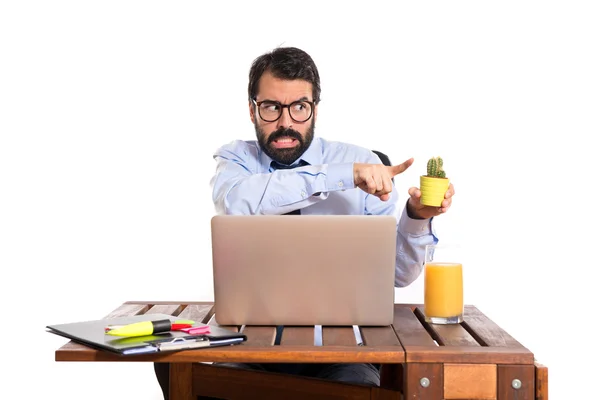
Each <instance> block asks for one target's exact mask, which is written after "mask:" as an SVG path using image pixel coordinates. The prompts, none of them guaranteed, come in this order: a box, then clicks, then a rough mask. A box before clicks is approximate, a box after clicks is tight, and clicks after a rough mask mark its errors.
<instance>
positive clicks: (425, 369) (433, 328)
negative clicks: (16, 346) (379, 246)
mask: <svg viewBox="0 0 600 400" xmlns="http://www.w3.org/2000/svg"><path fill="white" fill-rule="evenodd" d="M420 308H422V304H396V305H395V315H394V323H393V324H392V325H391V326H389V327H360V332H361V335H362V338H363V344H364V346H358V345H357V344H356V339H355V336H354V331H353V330H352V327H323V346H314V329H313V327H285V329H284V330H283V335H282V340H281V345H280V346H274V345H273V340H274V335H275V333H274V332H275V327H257V326H244V327H239V326H233V327H225V328H227V329H231V330H235V331H237V330H240V329H242V330H243V332H244V333H245V334H246V335H247V337H248V341H247V342H245V343H243V344H240V345H235V346H228V347H215V348H209V349H198V350H187V351H181V352H169V353H164V354H160V353H155V354H146V355H138V356H119V355H117V354H113V353H109V352H106V351H97V350H93V349H91V348H89V347H86V346H82V345H78V344H75V343H73V342H69V343H67V344H66V345H64V346H62V347H61V348H60V349H58V350H57V351H56V353H55V358H56V360H57V361H118V362H121V361H127V362H172V363H174V364H173V365H177V366H180V367H181V371H179V370H178V369H177V368H178V367H176V368H175V369H174V370H173V371H175V372H176V373H177V374H181V380H180V381H181V382H187V381H188V378H189V374H190V372H189V369H188V367H187V366H188V365H193V366H194V367H193V368H192V375H193V377H194V378H196V375H195V374H196V372H195V366H196V365H206V364H198V363H199V362H224V361H227V362H231V361H235V362H249V363H252V362H257V363H260V362H265V361H269V362H316V363H331V362H370V363H378V364H387V367H389V368H388V369H387V372H385V371H386V368H383V372H382V385H383V386H384V387H385V388H387V389H399V388H403V389H404V391H405V397H404V399H421V400H428V399H436V400H438V399H442V398H443V397H442V396H443V391H444V388H445V384H446V381H445V380H444V376H445V375H447V376H448V379H449V380H448V382H452V381H455V380H457V381H458V380H460V379H463V380H465V379H466V378H465V376H467V377H471V379H473V377H474V376H479V377H480V380H481V381H486V379H487V380H488V381H489V379H490V378H489V377H490V376H491V375H490V373H489V371H488V372H487V373H484V372H482V370H479V371H478V372H477V373H474V372H473V371H471V372H469V367H468V364H486V365H487V366H485V367H484V370H485V369H486V368H487V369H490V368H492V367H495V366H497V367H496V368H497V395H498V399H510V400H515V399H519V400H522V399H530V398H531V399H533V398H535V399H536V400H548V369H547V368H546V367H545V366H543V365H541V364H539V363H537V362H535V360H534V357H533V354H532V353H531V352H530V351H529V350H528V349H526V348H525V347H523V346H522V345H521V344H520V343H519V342H518V341H516V340H515V339H514V338H512V336H510V335H509V334H508V333H506V332H505V331H504V330H502V329H501V328H500V327H499V326H498V325H497V324H495V323H494V322H493V321H491V320H490V319H489V318H487V317H486V316H485V315H483V314H482V313H481V312H480V311H479V310H478V309H477V308H475V307H473V306H469V305H467V306H465V322H464V323H462V324H460V325H453V326H442V325H430V324H427V323H425V322H424V320H420V319H419V316H420V313H422V310H420ZM150 312H160V313H166V314H170V315H174V316H179V317H181V318H184V319H193V320H196V321H202V322H204V323H210V324H216V323H215V322H214V308H213V303H212V302H166V301H161V302H159V301H131V302H126V303H124V304H122V305H121V306H119V307H117V308H116V309H115V310H113V311H112V312H111V313H109V314H108V315H107V316H106V318H113V317H120V316H129V315H139V314H146V313H150ZM434 339H435V340H437V341H438V342H439V343H440V344H441V346H438V345H437V344H436V343H435V342H434ZM534 362H535V364H534ZM444 363H445V364H446V366H447V367H449V369H447V370H446V371H444V365H443V364H444ZM244 372H252V373H258V374H260V375H259V376H260V379H263V374H264V373H262V372H256V371H244ZM453 373H454V375H455V377H454V378H452V376H453V375H452V374H453ZM425 374H426V375H427V377H428V378H429V379H430V386H429V387H428V388H424V387H422V386H421V385H420V383H419V381H420V378H421V377H423V376H425ZM514 377H521V378H518V379H520V380H521V382H522V388H521V389H519V390H520V391H515V389H513V388H512V387H511V382H512V379H515V378H514ZM277 378H278V379H279V378H280V376H279V375H278V376H277ZM236 379H237V378H236ZM502 382H503V383H502ZM328 383H329V382H328ZM507 383H508V386H506V384H507ZM224 384H226V383H224ZM290 384H292V383H290ZM295 384H296V383H294V385H295ZM186 385H187V383H184V384H181V385H180V389H176V390H177V391H178V392H181V394H180V395H179V394H178V396H182V397H183V398H185V399H186V400H187V398H188V397H189V391H191V392H192V394H193V395H194V396H195V395H196V394H198V393H197V390H196V389H197V387H196V384H194V386H193V388H192V389H189V390H188V389H186V387H187V386H186ZM501 385H502V387H501ZM300 386H302V385H300ZM455 386H456V385H455ZM484 386H485V385H484ZM318 387H320V386H318ZM330 388H331V387H330ZM288 389H289V388H288ZM294 390H296V389H294V388H293V387H292V390H291V392H292V393H293V392H294ZM302 390H303V389H302V388H301V391H302ZM319 390H320V389H318V390H317V392H316V393H318V391H319ZM329 390H330V389H329ZM335 390H338V389H335ZM339 390H342V392H343V393H346V392H344V390H346V389H339ZM348 390H349V389H348ZM352 390H353V389H352ZM352 390H350V391H349V392H347V393H350V394H349V395H348V396H353V394H351V393H352ZM448 390H449V391H450V392H451V393H454V394H451V396H459V395H461V394H460V393H461V392H456V390H457V389H452V388H451V386H448ZM363 392H364V393H367V392H366V391H363ZM287 393H288V392H286V397H277V396H278V395H277V396H276V395H273V397H270V398H292V399H293V398H294V397H287ZM336 393H337V392H336ZM340 393H341V392H340ZM364 393H361V394H360V396H365V394H364ZM369 393H370V394H369ZM368 395H370V398H371V399H375V398H377V399H392V398H393V399H399V398H400V394H399V391H398V390H387V391H386V390H384V389H382V390H380V391H375V390H372V389H370V390H369V391H368V393H367V395H366V396H368ZM534 395H535V397H532V396H534ZM292 396H293V394H292ZM317 396H318V395H317ZM344 396H345V395H344ZM360 396H359V397H357V398H369V397H360ZM411 396H412V397H411ZM483 396H484V397H482V398H492V397H489V393H488V392H485V393H483ZM486 396H487V397H486ZM502 396H503V397H502ZM511 396H512V397H511ZM515 396H516V397H515ZM519 396H520V397H519ZM523 396H524V397H523ZM527 396H530V397H527ZM480 397H481V396H480ZM264 398H267V399H268V398H269V397H264ZM298 398H319V397H307V396H306V394H305V393H304V394H302V396H301V397H298ZM323 398H325V397H323ZM327 398H332V397H331V396H329V397H327ZM343 398H353V397H347V396H346V397H343ZM450 398H452V397H449V399H450ZM466 398H469V397H466ZM471 398H473V397H471Z"/></svg>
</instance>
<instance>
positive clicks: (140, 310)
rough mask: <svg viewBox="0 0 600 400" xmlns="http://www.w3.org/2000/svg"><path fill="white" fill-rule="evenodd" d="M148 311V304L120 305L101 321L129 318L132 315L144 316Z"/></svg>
mask: <svg viewBox="0 0 600 400" xmlns="http://www.w3.org/2000/svg"><path fill="white" fill-rule="evenodd" d="M149 309H150V305H148V304H128V303H124V304H121V305H120V306H119V307H117V308H116V309H114V310H113V311H111V312H110V313H109V314H108V315H106V316H105V317H104V318H102V319H110V318H118V317H129V316H132V315H140V314H146V312H147V311H148V310H149Z"/></svg>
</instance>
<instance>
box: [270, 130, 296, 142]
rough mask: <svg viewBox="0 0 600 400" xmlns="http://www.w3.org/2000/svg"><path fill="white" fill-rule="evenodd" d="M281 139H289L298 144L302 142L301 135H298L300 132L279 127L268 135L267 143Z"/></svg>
mask: <svg viewBox="0 0 600 400" xmlns="http://www.w3.org/2000/svg"><path fill="white" fill-rule="evenodd" d="M282 137H291V138H293V139H296V140H297V141H298V142H300V143H303V142H304V140H302V135H300V132H298V131H295V130H293V129H290V128H283V127H281V128H279V129H277V130H276V131H275V132H273V133H271V134H270V135H269V140H268V143H271V142H274V141H275V140H277V139H280V138H282Z"/></svg>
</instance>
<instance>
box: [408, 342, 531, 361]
mask: <svg viewBox="0 0 600 400" xmlns="http://www.w3.org/2000/svg"><path fill="white" fill-rule="evenodd" d="M405 351H406V362H427V363H435V362H441V363H466V364H529V365H532V364H533V354H532V353H531V352H530V351H529V350H527V349H524V348H516V349H512V348H507V347H472V346H440V347H433V348H432V347H429V346H406V349H405Z"/></svg>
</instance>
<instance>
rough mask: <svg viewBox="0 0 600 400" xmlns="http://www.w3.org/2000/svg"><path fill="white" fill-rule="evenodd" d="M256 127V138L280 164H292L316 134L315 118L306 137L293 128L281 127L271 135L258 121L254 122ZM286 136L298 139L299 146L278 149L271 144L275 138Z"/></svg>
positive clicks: (266, 151) (261, 146)
mask: <svg viewBox="0 0 600 400" xmlns="http://www.w3.org/2000/svg"><path fill="white" fill-rule="evenodd" d="M254 129H255V130H256V138H257V139H258V144H259V146H260V148H261V150H262V151H264V152H265V154H266V155H268V156H269V157H271V158H272V159H273V160H274V161H277V162H278V163H280V164H284V165H290V164H291V163H293V162H294V161H296V160H297V159H298V158H300V156H301V155H302V154H304V152H305V151H306V150H307V149H308V148H309V146H310V144H311V143H312V141H313V137H314V135H315V120H314V119H313V120H312V121H311V123H310V126H309V127H308V131H307V132H306V137H305V138H303V137H302V135H301V134H300V132H298V131H296V130H294V129H291V128H287V129H284V128H283V127H280V128H279V129H277V130H276V131H274V132H273V133H271V134H270V135H267V134H266V133H265V132H264V131H263V130H262V129H261V128H260V127H259V126H258V125H257V124H256V123H255V124H254ZM286 136H287V137H290V138H293V139H296V140H297V141H298V146H294V147H292V148H286V149H276V148H274V147H272V146H271V143H273V142H274V141H275V140H277V139H279V138H282V137H286Z"/></svg>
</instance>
